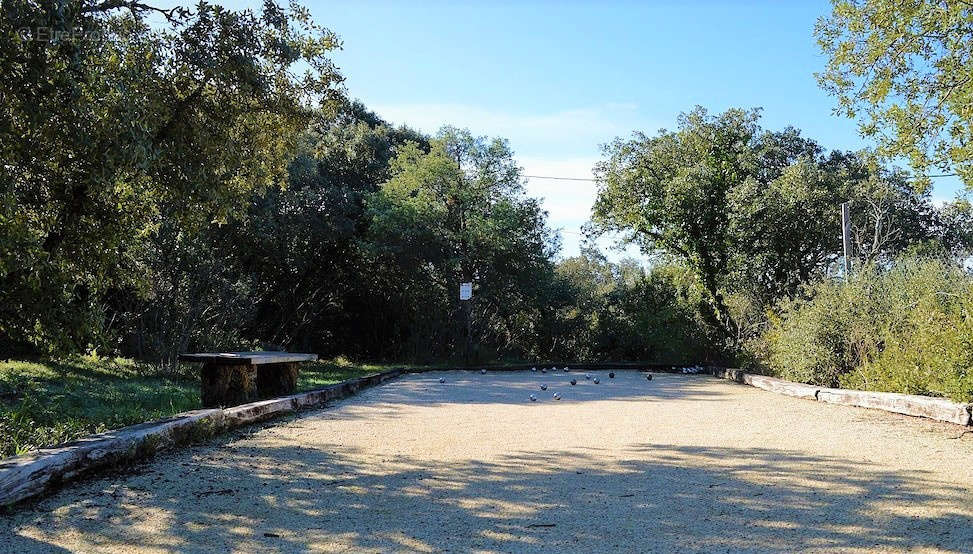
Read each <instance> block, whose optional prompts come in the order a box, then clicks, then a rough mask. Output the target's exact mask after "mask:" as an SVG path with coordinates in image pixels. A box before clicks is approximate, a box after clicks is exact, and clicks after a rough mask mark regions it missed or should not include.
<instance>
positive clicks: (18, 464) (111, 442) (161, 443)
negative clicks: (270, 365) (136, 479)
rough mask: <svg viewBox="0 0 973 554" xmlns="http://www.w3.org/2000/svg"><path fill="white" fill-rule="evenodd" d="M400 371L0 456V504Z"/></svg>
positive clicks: (336, 395)
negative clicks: (14, 454)
mask: <svg viewBox="0 0 973 554" xmlns="http://www.w3.org/2000/svg"><path fill="white" fill-rule="evenodd" d="M403 373H405V371H404V370H403V369H391V370H388V371H383V372H381V373H375V374H372V375H366V376H364V377H359V378H356V379H349V380H347V381H342V382H340V383H336V384H334V385H329V386H327V387H323V388H320V389H315V390H311V391H307V392H301V393H297V394H292V395H289V396H282V397H279V398H273V399H269V400H259V401H257V402H250V403H248V404H241V405H239V406H233V407H230V408H208V409H201V410H193V411H190V412H183V413H181V414H176V415H174V416H172V417H167V418H164V419H159V420H155V421H148V422H145V423H139V424H137V425H131V426H129V427H123V428H121V429H117V430H115V431H107V432H104V433H97V434H94V435H89V436H87V437H85V438H83V439H80V440H77V441H73V442H69V443H66V444H62V445H60V446H56V447H53V448H42V449H40V450H38V451H36V452H33V453H30V454H25V455H22V456H14V457H12V458H7V459H4V460H0V507H2V508H8V507H10V506H12V505H14V504H16V503H18V502H21V501H23V500H27V499H29V498H33V497H36V496H40V495H42V494H45V493H48V492H50V491H52V490H54V489H56V488H58V487H59V486H61V485H62V484H64V483H67V482H69V481H72V480H75V479H77V478H78V477H80V476H82V475H85V474H88V473H91V472H93V471H95V470H98V469H103V468H107V467H112V466H117V465H119V464H125V463H130V462H133V461H136V460H139V459H141V458H145V457H148V456H151V455H152V454H154V453H156V452H159V451H161V450H164V449H167V448H171V447H173V446H176V445H179V444H185V443H188V442H192V441H197V440H200V439H203V438H208V437H212V436H215V435H218V434H220V433H223V432H225V431H228V430H230V429H232V428H234V427H239V426H242V425H247V424H250V423H255V422H258V421H262V420H265V419H269V418H272V417H277V416H280V415H284V414H287V413H291V412H295V411H297V410H300V409H301V408H307V407H311V406H315V405H318V404H322V403H324V402H327V401H330V400H338V399H341V398H346V397H348V396H351V395H353V394H355V393H356V392H358V391H359V390H362V389H365V388H368V387H371V386H374V385H378V384H381V383H384V382H385V381H388V380H389V379H393V378H395V377H398V376H399V375H402V374H403Z"/></svg>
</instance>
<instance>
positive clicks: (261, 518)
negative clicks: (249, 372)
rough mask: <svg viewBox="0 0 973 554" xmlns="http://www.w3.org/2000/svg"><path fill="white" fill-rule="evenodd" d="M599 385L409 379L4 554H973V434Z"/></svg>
mask: <svg viewBox="0 0 973 554" xmlns="http://www.w3.org/2000/svg"><path fill="white" fill-rule="evenodd" d="M584 373H586V372H582V371H572V372H570V373H563V372H558V373H550V372H548V373H546V374H542V373H540V372H539V371H538V372H537V373H532V372H521V371H518V372H499V371H497V372H488V373H487V374H486V375H481V374H480V373H479V372H465V371H444V372H429V373H423V374H413V375H406V376H403V377H401V378H399V379H396V380H393V381H390V382H388V383H386V384H384V385H382V386H379V387H376V388H372V389H368V390H366V391H363V392H362V393H361V394H359V395H357V396H355V397H352V398H349V399H346V400H343V401H341V402H338V403H335V404H334V405H332V406H329V407H327V408H325V409H319V410H312V411H307V412H304V413H301V414H299V415H298V416H295V417H291V418H288V419H284V420H278V421H277V422H275V423H274V424H266V425H262V426H256V427H251V428H248V429H244V430H241V431H237V432H235V433H232V434H229V435H226V436H224V437H222V438H220V439H217V440H214V441H211V442H209V443H207V444H205V445H199V446H194V447H191V448H187V449H183V450H179V451H175V452H171V453H167V454H163V455H160V456H158V457H156V458H155V459H153V460H151V461H149V462H146V463H144V464H141V465H139V466H137V467H135V468H133V469H131V470H128V471H125V472H122V473H116V474H112V475H106V476H104V477H100V478H97V479H91V480H87V481H84V482H81V483H79V484H76V485H73V486H70V487H68V488H66V489H64V490H62V491H61V492H59V493H57V494H55V495H53V496H51V497H49V498H46V499H43V500H41V501H39V502H36V503H34V504H31V505H28V506H26V507H25V508H23V509H21V510H20V511H18V512H14V513H12V514H8V515H5V516H3V519H2V520H0V551H2V552H20V551H31V552H32V551H37V552H64V551H72V552H73V551H82V552H129V551H130V552H223V551H233V552H277V551H287V552H304V551H325V552H331V551H336V552H340V551H348V552H388V551H410V552H411V551H418V552H440V551H453V552H457V551H458V552H511V551H513V552H520V551H526V552H530V551H558V552H565V551H577V552H581V551H589V552H590V551H606V550H609V551H620V552H633V551H641V552H671V551H698V552H765V551H793V550H806V551H835V550H840V551H847V552H865V551H875V552H881V551H903V550H912V551H919V552H971V551H973V500H971V499H973V462H971V460H973V433H966V434H963V432H964V429H963V428H961V427H958V426H955V425H949V424H943V423H937V422H931V421H925V420H920V419H916V418H909V417H905V416H898V415H894V414H886V413H883V412H875V411H870V410H864V409H860V408H851V407H845V406H835V405H827V404H823V403H817V402H813V401H808V400H801V399H796V398H791V397H786V396H780V395H776V394H773V393H769V392H766V391H762V390H759V389H755V388H752V387H746V386H742V385H739V384H736V383H732V382H728V381H724V380H720V379H715V378H712V377H708V376H696V375H669V374H655V375H654V379H653V380H652V381H647V380H646V379H645V378H644V374H641V373H638V372H634V371H617V372H616V378H615V379H609V378H608V371H589V372H587V373H589V374H591V375H592V376H593V377H594V376H597V377H598V378H599V379H600V380H601V384H597V385H596V384H594V383H593V381H588V380H585V379H584ZM440 378H444V379H445V383H440V382H439V380H440ZM572 378H574V379H577V380H578V384H577V386H571V385H570V384H569V383H568V381H569V380H570V379H572ZM541 383H546V384H548V390H547V391H541V390H540V388H539V385H540V384H541ZM554 392H560V393H561V394H562V395H563V398H562V400H560V401H555V400H553V399H552V395H553V393H554ZM530 394H535V395H536V396H537V399H538V400H537V401H536V402H530V401H529V398H528V397H529V395H530Z"/></svg>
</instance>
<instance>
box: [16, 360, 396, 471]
mask: <svg viewBox="0 0 973 554" xmlns="http://www.w3.org/2000/svg"><path fill="white" fill-rule="evenodd" d="M392 367H400V366H393V365H374V364H356V363H353V362H350V361H348V360H346V359H343V358H338V359H335V360H323V361H318V362H312V363H307V364H303V365H302V366H301V373H300V376H299V378H298V384H297V388H298V390H300V391H307V390H312V389H316V388H320V387H323V386H326V385H332V384H334V383H338V382H340V381H344V380H346V379H353V378H355V377H361V376H363V375H369V374H372V373H377V372H380V371H384V370H386V369H390V368H392ZM200 407H201V406H200V399H199V366H198V365H185V366H183V367H182V368H181V369H180V371H179V372H177V373H163V372H161V371H160V370H159V369H158V368H157V367H156V366H154V365H151V364H145V363H138V362H134V361H132V360H127V359H105V358H90V357H83V358H76V359H72V360H44V361H15V360H8V361H0V458H6V457H8V456H14V455H18V454H26V453H28V452H30V451H32V450H36V449H38V448H45V447H50V446H56V445H58V444H62V443H65V442H69V441H72V440H76V439H78V438H81V437H84V436H85V435H90V434H92V433H100V432H102V431H108V430H111V429H118V428H120V427H125V426H127V425H134V424H136V423H142V422H144V421H150V420H153V419H160V418H163V417H168V416H171V415H173V414H177V413H179V412H185V411H188V410H195V409H198V408H200Z"/></svg>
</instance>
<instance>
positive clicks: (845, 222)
mask: <svg viewBox="0 0 973 554" xmlns="http://www.w3.org/2000/svg"><path fill="white" fill-rule="evenodd" d="M841 241H842V244H843V245H844V250H845V281H847V280H848V278H849V277H851V256H852V251H851V202H844V203H842V204H841Z"/></svg>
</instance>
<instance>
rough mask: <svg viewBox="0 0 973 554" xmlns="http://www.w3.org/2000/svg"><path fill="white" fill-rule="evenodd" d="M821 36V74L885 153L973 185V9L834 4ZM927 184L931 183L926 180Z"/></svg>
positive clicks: (883, 1) (915, 1)
mask: <svg viewBox="0 0 973 554" xmlns="http://www.w3.org/2000/svg"><path fill="white" fill-rule="evenodd" d="M832 3H833V9H832V13H831V15H830V17H825V18H822V19H821V20H820V21H818V24H817V27H816V35H817V38H818V42H819V44H820V45H821V49H822V50H823V51H824V53H825V54H826V55H827V56H828V58H829V61H828V65H827V68H826V69H825V70H824V71H823V72H821V73H820V74H819V75H818V80H819V82H820V83H821V85H822V86H823V87H824V88H825V89H826V90H828V91H829V92H830V93H832V94H833V95H835V96H836V97H837V98H838V106H839V107H838V110H839V111H840V112H841V113H843V114H845V115H846V116H848V117H850V118H856V117H861V118H862V122H861V126H860V129H861V132H862V134H863V135H864V136H866V137H871V138H874V139H875V140H876V141H877V142H878V145H879V150H878V151H879V153H880V154H882V155H887V156H891V157H899V156H901V157H905V158H907V159H908V160H909V162H910V163H911V164H912V166H913V167H914V168H915V169H916V170H917V171H918V172H919V173H922V174H925V173H926V172H927V171H928V170H929V169H930V168H938V169H939V170H942V171H950V170H955V171H956V173H958V174H959V175H960V176H961V178H962V179H963V180H964V181H965V182H966V184H967V186H973V6H971V5H970V3H969V2H965V1H962V0H935V1H934V0H909V1H906V2H903V1H901V0H832ZM920 180H921V182H922V183H924V184H928V179H920Z"/></svg>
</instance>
